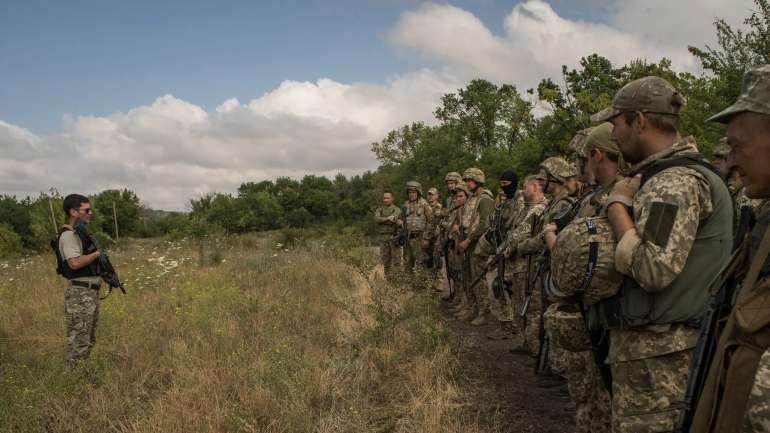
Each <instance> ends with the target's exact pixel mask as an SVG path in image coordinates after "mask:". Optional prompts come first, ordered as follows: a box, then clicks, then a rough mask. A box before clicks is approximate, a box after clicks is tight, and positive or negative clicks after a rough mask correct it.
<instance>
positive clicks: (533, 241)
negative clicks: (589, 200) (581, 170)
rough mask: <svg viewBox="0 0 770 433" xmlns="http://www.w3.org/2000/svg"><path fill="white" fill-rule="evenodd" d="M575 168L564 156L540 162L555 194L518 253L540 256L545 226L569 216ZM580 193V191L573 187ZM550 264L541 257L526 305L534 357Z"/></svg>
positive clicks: (528, 340)
mask: <svg viewBox="0 0 770 433" xmlns="http://www.w3.org/2000/svg"><path fill="white" fill-rule="evenodd" d="M574 170H575V169H574V167H573V166H572V165H570V164H569V163H568V162H567V161H565V160H564V159H563V158H558V157H551V158H547V159H546V160H545V161H543V162H542V163H541V164H540V177H541V178H543V179H545V187H544V189H545V191H546V192H548V193H550V194H552V195H553V199H552V200H551V201H550V202H549V203H548V206H547V207H546V209H545V212H544V213H543V217H542V218H541V219H540V221H538V224H537V225H536V226H535V227H534V233H533V235H531V236H530V237H528V238H527V239H524V240H522V241H520V242H519V243H518V245H517V246H516V253H517V254H519V255H522V256H533V255H534V256H541V255H542V254H543V252H544V251H545V247H546V244H545V240H544V239H545V235H546V233H547V231H550V229H548V230H547V229H546V228H548V227H550V226H549V224H550V223H552V222H557V221H558V220H559V219H560V218H561V217H562V216H564V215H566V214H567V213H568V212H569V210H570V209H571V208H572V206H573V205H574V204H575V198H574V197H573V196H572V195H571V194H570V193H571V191H570V190H569V189H567V186H566V183H567V179H569V178H571V177H577V173H575V171H574ZM573 192H574V193H577V192H578V190H577V189H575V190H573ZM548 266H549V264H548V263H547V261H545V260H544V258H543V257H540V259H539V263H538V266H537V267H538V268H539V272H538V274H540V275H534V276H533V279H532V280H530V282H529V286H530V287H529V292H530V294H531V295H532V296H531V301H530V305H529V307H528V308H527V318H526V320H527V324H526V334H527V335H526V337H525V341H526V344H527V346H528V347H529V349H530V352H531V353H532V354H533V356H537V354H538V353H539V352H540V351H541V350H543V348H541V347H540V346H541V341H540V340H541V338H539V337H538V334H539V333H540V332H541V330H540V328H541V322H542V314H543V313H544V308H545V307H546V306H545V305H543V304H542V302H541V301H542V297H543V293H542V280H541V277H542V275H543V274H544V273H545V272H547V269H548Z"/></svg>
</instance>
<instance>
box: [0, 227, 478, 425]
mask: <svg viewBox="0 0 770 433" xmlns="http://www.w3.org/2000/svg"><path fill="white" fill-rule="evenodd" d="M197 251H198V249H197V247H196V246H195V245H193V244H192V243H190V242H186V241H181V242H167V241H161V240H151V241H141V242H139V241H136V242H132V243H130V244H128V245H124V246H123V247H122V248H121V249H120V250H117V251H116V252H115V253H114V254H113V256H114V257H113V258H114V260H115V262H116V264H117V266H118V268H119V269H120V270H122V273H123V275H124V277H126V280H127V286H128V289H129V295H128V296H121V295H120V294H119V293H116V294H113V295H112V297H111V298H110V299H108V300H107V301H105V302H103V303H102V307H101V308H102V309H101V315H100V323H99V332H98V342H97V346H96V349H95V351H94V353H93V354H92V358H91V360H90V362H89V363H88V364H87V365H86V367H85V368H84V369H83V370H82V371H81V372H79V373H77V374H73V373H65V372H64V367H63V352H64V338H63V317H62V315H63V313H62V310H63V306H62V303H63V298H62V296H63V295H62V287H63V280H62V279H61V278H60V277H57V276H56V275H55V274H54V273H53V271H52V264H51V261H52V258H51V256H49V255H42V256H37V257H31V258H26V259H22V260H17V261H13V262H0V281H2V283H1V284H2V285H0V431H3V432H164V433H170V432H185V433H187V432H391V431H392V432H436V433H438V432H461V431H462V432H473V431H479V430H480V428H479V427H478V426H477V425H475V423H474V422H469V421H466V420H465V419H467V418H468V417H467V416H465V415H466V414H464V410H463V409H462V407H461V406H460V404H459V401H460V399H459V396H458V389H457V387H456V385H455V384H454V382H453V381H452V375H453V372H454V371H455V369H456V365H455V358H454V356H453V354H452V352H451V350H450V349H449V346H448V343H447V334H446V330H445V329H444V327H443V326H442V324H441V321H440V320H439V317H438V315H437V311H436V307H435V305H434V301H432V300H431V299H429V298H428V297H427V296H422V295H416V296H415V295H411V294H409V293H407V291H405V290H403V289H400V288H397V287H390V286H387V285H386V284H385V283H384V282H383V281H382V278H381V277H380V276H379V273H376V272H371V271H372V269H373V267H374V259H373V254H372V252H371V250H370V249H366V248H355V247H353V248H351V246H350V245H345V242H340V241H339V240H337V241H332V240H328V239H327V240H325V241H323V242H322V241H321V240H316V241H312V242H305V243H302V244H301V245H295V246H294V247H293V249H291V250H286V249H284V248H282V247H281V248H277V247H276V241H274V240H272V239H271V238H270V237H269V236H255V235H251V236H243V237H237V238H230V239H228V240H226V241H224V244H223V245H222V246H221V250H220V252H219V253H218V254H219V255H221V257H222V258H224V262H222V263H220V264H219V265H216V266H207V267H200V266H199V263H200V261H199V258H198V257H197ZM217 260H219V259H218V258H217ZM203 263H206V260H204V261H203Z"/></svg>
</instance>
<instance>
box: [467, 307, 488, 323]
mask: <svg viewBox="0 0 770 433" xmlns="http://www.w3.org/2000/svg"><path fill="white" fill-rule="evenodd" d="M487 316H489V313H488V312H484V311H479V314H477V315H476V317H474V318H473V320H471V325H473V326H483V325H486V324H487Z"/></svg>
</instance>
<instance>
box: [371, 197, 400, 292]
mask: <svg viewBox="0 0 770 433" xmlns="http://www.w3.org/2000/svg"><path fill="white" fill-rule="evenodd" d="M393 199H394V196H393V192H392V191H385V192H383V193H382V206H380V207H378V208H377V210H375V211H374V221H375V222H376V223H377V225H379V231H380V236H379V241H380V259H381V260H382V266H383V268H384V270H385V277H386V278H388V279H392V277H393V267H394V265H395V266H399V264H400V261H401V260H400V245H399V231H400V228H401V209H399V208H398V206H396V205H394V204H393Z"/></svg>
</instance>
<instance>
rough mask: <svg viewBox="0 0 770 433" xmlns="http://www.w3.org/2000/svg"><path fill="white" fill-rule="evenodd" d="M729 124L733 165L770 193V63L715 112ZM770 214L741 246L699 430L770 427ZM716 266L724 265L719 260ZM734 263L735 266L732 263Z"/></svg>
mask: <svg viewBox="0 0 770 433" xmlns="http://www.w3.org/2000/svg"><path fill="white" fill-rule="evenodd" d="M709 120H712V121H716V122H720V123H727V142H728V144H729V146H730V154H729V157H728V158H727V161H728V165H729V168H730V169H734V170H736V171H737V172H738V173H740V176H741V180H742V181H743V185H744V186H745V188H746V195H747V196H748V197H749V198H751V199H767V198H770V170H768V167H770V65H764V66H760V67H756V68H753V69H750V70H749V71H748V72H746V75H745V76H744V77H743V88H742V90H741V94H740V96H738V100H737V101H736V102H735V103H734V104H733V105H731V106H730V107H728V108H727V109H725V110H724V111H722V112H721V113H719V114H717V115H716V116H714V117H712V118H711V119H709ZM768 225H770V213H768V212H767V211H765V212H764V213H763V214H760V215H758V218H757V224H756V225H755V226H754V228H753V229H752V231H751V235H750V236H748V237H747V238H746V239H745V240H744V239H741V241H743V242H742V244H741V246H740V248H738V249H737V250H736V253H735V254H734V256H733V260H732V261H731V264H734V265H735V266H734V267H735V271H731V270H730V267H728V272H726V273H725V275H723V276H722V278H721V279H724V278H727V277H728V276H730V275H735V276H736V278H740V277H741V276H743V281H742V283H741V285H740V292H739V294H738V296H737V299H736V300H735V306H734V307H733V310H732V312H731V313H730V315H729V316H728V318H727V323H726V325H725V326H724V328H722V329H723V331H722V333H721V336H719V343H718V345H717V348H716V353H715V355H714V358H713V361H712V363H711V368H710V370H709V373H708V376H707V378H706V383H705V385H704V388H703V393H702V394H701V396H700V400H699V402H698V408H697V411H696V412H695V416H694V419H693V424H692V428H691V430H690V431H691V432H693V433H706V432H709V433H711V432H719V433H734V432H767V431H770V403H769V402H770V387H769V386H768V382H769V379H770V351H768V347H770V307H768V306H770V290H769V289H770V279H768V277H770V260H768V251H769V250H770V230H768ZM711 267H714V268H718V267H719V266H718V265H717V263H716V262H715V263H712V264H711ZM731 267H732V266H731Z"/></svg>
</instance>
